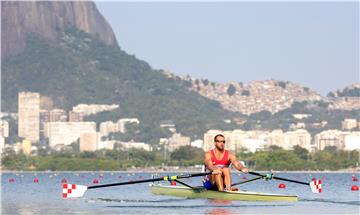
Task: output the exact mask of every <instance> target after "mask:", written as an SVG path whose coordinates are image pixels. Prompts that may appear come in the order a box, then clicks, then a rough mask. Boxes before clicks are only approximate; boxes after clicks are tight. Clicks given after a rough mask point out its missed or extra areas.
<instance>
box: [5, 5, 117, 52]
mask: <svg viewBox="0 0 360 215" xmlns="http://www.w3.org/2000/svg"><path fill="white" fill-rule="evenodd" d="M1 14H2V15H1V39H2V46H1V47H2V50H1V51H2V56H11V55H16V54H19V53H22V52H23V51H24V49H25V46H26V38H27V37H28V36H29V35H31V34H34V35H36V36H39V37H41V38H42V39H45V40H47V41H50V42H58V41H59V39H60V38H59V33H60V32H61V31H64V30H65V28H67V27H69V26H72V27H74V28H76V29H79V30H82V31H84V32H86V33H88V34H90V35H92V36H94V37H95V38H97V39H99V40H100V41H102V42H104V43H105V44H108V45H116V44H117V43H116V39H115V36H114V33H113V31H112V29H111V27H110V25H109V24H108V23H107V22H106V20H105V19H104V17H103V16H102V15H101V14H100V13H99V11H98V10H97V8H96V6H95V4H94V3H93V2H84V1H73V2H62V1H44V2H35V1H2V2H1Z"/></svg>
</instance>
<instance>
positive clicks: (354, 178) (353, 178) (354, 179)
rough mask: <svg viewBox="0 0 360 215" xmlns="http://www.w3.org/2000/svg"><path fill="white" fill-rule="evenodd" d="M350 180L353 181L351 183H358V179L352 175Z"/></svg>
mask: <svg viewBox="0 0 360 215" xmlns="http://www.w3.org/2000/svg"><path fill="white" fill-rule="evenodd" d="M351 178H352V180H353V181H359V179H358V178H356V176H355V175H352V176H351Z"/></svg>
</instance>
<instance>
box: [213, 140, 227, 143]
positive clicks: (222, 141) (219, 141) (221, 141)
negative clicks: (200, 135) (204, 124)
mask: <svg viewBox="0 0 360 215" xmlns="http://www.w3.org/2000/svg"><path fill="white" fill-rule="evenodd" d="M215 142H217V143H225V140H215Z"/></svg>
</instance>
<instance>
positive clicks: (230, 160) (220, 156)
mask: <svg viewBox="0 0 360 215" xmlns="http://www.w3.org/2000/svg"><path fill="white" fill-rule="evenodd" d="M214 146H215V147H214V148H213V149H211V150H210V151H208V152H206V153H205V168H206V170H209V171H211V172H212V173H213V174H212V175H207V176H205V178H204V181H203V185H204V187H205V188H206V189H208V190H219V191H224V185H225V189H226V190H231V173H230V168H229V166H230V164H232V165H233V166H234V167H235V169H237V170H239V171H241V172H244V173H248V172H249V169H248V168H246V167H245V166H244V165H243V164H241V163H240V162H239V161H238V160H237V159H236V156H235V155H233V154H232V153H230V152H229V151H228V150H226V149H225V137H224V135H222V134H218V135H216V136H215V137H214Z"/></svg>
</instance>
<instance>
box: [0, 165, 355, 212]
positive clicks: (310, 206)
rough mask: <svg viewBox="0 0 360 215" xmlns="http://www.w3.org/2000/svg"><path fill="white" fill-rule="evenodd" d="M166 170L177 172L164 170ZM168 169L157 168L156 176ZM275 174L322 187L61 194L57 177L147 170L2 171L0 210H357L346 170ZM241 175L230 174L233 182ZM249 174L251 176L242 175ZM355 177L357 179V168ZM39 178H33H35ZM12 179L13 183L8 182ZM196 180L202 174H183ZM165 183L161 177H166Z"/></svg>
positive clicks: (86, 181)
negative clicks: (224, 196) (223, 194)
mask: <svg viewBox="0 0 360 215" xmlns="http://www.w3.org/2000/svg"><path fill="white" fill-rule="evenodd" d="M169 174H170V175H173V174H176V173H169ZM163 175H167V173H160V176H163ZM276 175H277V176H279V177H284V178H291V179H295V180H300V181H310V180H311V179H312V178H313V177H315V178H318V179H322V181H323V192H322V193H320V194H313V193H312V192H311V190H310V188H309V187H307V186H304V185H299V184H294V183H288V182H285V184H286V189H279V188H278V184H279V183H284V182H281V181H276V180H272V181H263V180H258V181H254V182H250V183H246V184H243V185H242V186H241V187H240V188H241V189H243V190H251V191H259V192H268V193H282V194H292V195H298V196H299V201H298V202H291V203H286V202H285V203H284V202H245V201H242V202H241V201H213V200H206V199H184V198H177V197H169V196H156V195H153V194H151V192H150V188H149V184H147V183H146V184H136V185H128V186H118V187H109V188H100V189H93V190H88V191H87V192H86V194H85V196H84V197H83V198H79V199H63V198H62V197H61V192H62V188H61V184H62V183H61V180H62V179H63V178H65V179H66V180H67V182H68V183H76V184H83V185H92V183H93V180H94V179H98V180H99V184H102V183H114V182H120V181H129V180H141V179H145V178H151V173H131V174H130V173H124V172H95V173H76V172H71V173H60V172H59V173H54V172H52V173H3V174H2V176H1V183H2V184H1V211H2V214H21V215H25V214H29V215H31V214H87V215H89V214H157V215H161V214H164V215H166V214H360V200H359V194H360V191H351V186H353V185H357V186H359V182H354V181H352V177H351V175H352V174H350V173H313V174H310V173H278V174H276ZM243 176H244V175H238V174H233V182H239V181H243V180H244V179H243ZM246 176H247V178H248V179H250V178H253V176H251V175H246ZM356 176H357V177H358V178H359V179H360V176H359V173H357V174H356ZM35 178H37V179H38V180H39V182H38V183H34V179H35ZM11 179H13V180H14V182H9V180H11ZM183 181H184V182H188V183H190V184H192V185H200V183H201V178H192V179H184V180H183ZM165 183H166V182H165Z"/></svg>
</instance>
